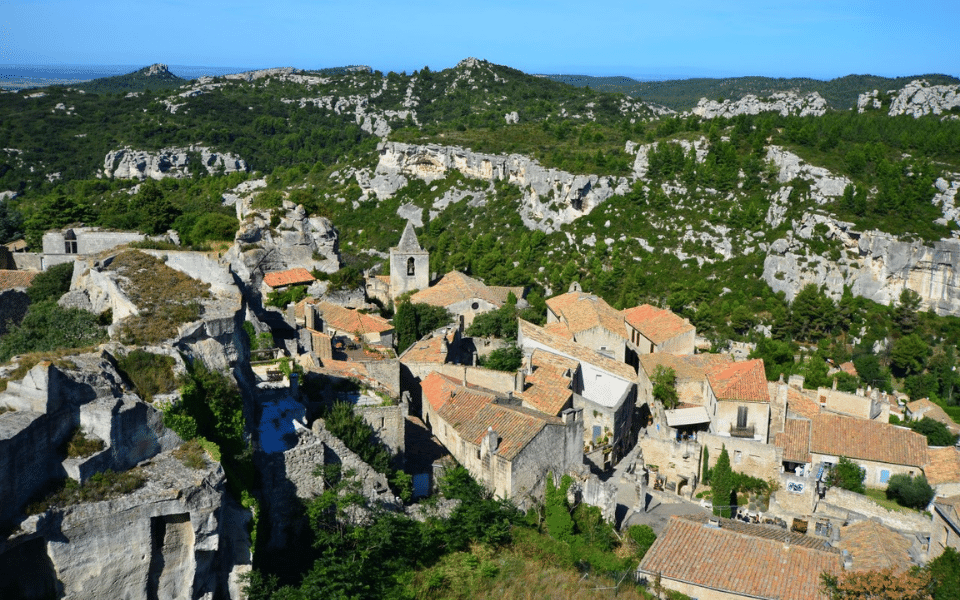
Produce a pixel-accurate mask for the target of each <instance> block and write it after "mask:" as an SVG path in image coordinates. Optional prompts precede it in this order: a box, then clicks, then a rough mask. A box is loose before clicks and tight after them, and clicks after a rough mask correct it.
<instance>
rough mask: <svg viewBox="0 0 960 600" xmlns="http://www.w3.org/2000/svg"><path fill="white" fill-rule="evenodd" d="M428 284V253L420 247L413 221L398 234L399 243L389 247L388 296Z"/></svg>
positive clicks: (424, 286)
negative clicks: (401, 233)
mask: <svg viewBox="0 0 960 600" xmlns="http://www.w3.org/2000/svg"><path fill="white" fill-rule="evenodd" d="M429 286H430V253H429V252H427V251H426V250H424V249H423V248H421V247H420V242H419V241H417V233H416V232H415V231H414V230H413V223H411V222H409V221H407V226H406V227H405V228H404V230H403V235H401V236H400V243H399V244H397V245H396V247H394V248H390V298H391V299H395V298H396V297H397V296H402V295H403V294H405V293H407V292H412V291H414V290H425V289H427V288H428V287H429Z"/></svg>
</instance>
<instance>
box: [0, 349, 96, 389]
mask: <svg viewBox="0 0 960 600" xmlns="http://www.w3.org/2000/svg"><path fill="white" fill-rule="evenodd" d="M94 350H96V348H94V347H87V348H60V349H59V350H54V351H52V352H30V353H29V354H21V355H20V361H19V362H18V363H17V368H16V369H14V370H13V371H11V372H10V375H9V376H8V377H6V378H0V392H2V391H5V390H6V389H7V382H9V381H18V380H20V379H23V378H24V377H26V375H27V373H28V372H30V369H32V368H34V367H35V366H37V365H38V364H40V363H41V362H42V361H45V360H49V361H50V362H51V363H53V366H55V367H58V368H60V369H75V368H76V367H77V365H76V364H74V362H73V361H71V360H67V359H66V358H64V357H66V356H75V355H77V354H84V353H87V352H93V351H94Z"/></svg>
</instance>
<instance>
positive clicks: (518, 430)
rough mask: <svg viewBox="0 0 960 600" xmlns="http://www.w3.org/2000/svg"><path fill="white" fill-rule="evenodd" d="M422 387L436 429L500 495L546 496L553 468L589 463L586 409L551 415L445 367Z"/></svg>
mask: <svg viewBox="0 0 960 600" xmlns="http://www.w3.org/2000/svg"><path fill="white" fill-rule="evenodd" d="M422 388H423V406H424V413H425V422H426V423H427V424H428V426H429V427H430V429H431V431H432V432H433V435H434V436H436V437H437V439H438V440H440V443H442V444H443V445H444V446H445V447H446V448H447V450H448V451H449V452H450V454H451V455H453V456H454V458H456V459H457V461H458V462H459V463H460V464H461V465H463V466H464V467H465V468H466V469H467V470H468V471H470V473H471V474H472V475H473V476H474V477H475V478H476V479H477V481H479V482H481V483H482V484H483V485H484V486H486V487H487V488H488V489H490V490H491V491H493V493H494V495H496V496H498V497H500V498H510V499H513V500H515V501H516V502H517V503H518V504H519V505H521V506H525V505H527V504H528V503H529V502H530V501H531V500H532V501H541V500H542V499H543V492H544V488H545V484H546V477H547V474H548V473H553V474H554V476H555V477H559V476H560V475H562V474H565V473H567V472H569V471H571V470H577V469H578V467H579V466H580V465H582V464H583V448H582V445H581V444H582V441H581V440H582V439H583V418H582V411H580V410H577V409H567V410H565V411H564V412H563V413H562V414H561V416H560V417H559V418H558V417H550V416H547V415H544V414H543V413H540V412H537V411H534V410H530V409H527V408H523V407H521V406H518V405H516V404H514V403H511V402H510V401H509V400H508V399H506V398H501V397H498V396H497V395H495V394H493V393H490V392H486V391H482V390H478V389H472V388H467V387H464V386H461V385H459V384H457V382H456V381H455V380H453V379H451V378H449V377H447V376H444V375H441V374H439V373H431V374H430V375H428V376H427V377H426V379H424V381H423V386H422Z"/></svg>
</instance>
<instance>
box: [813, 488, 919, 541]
mask: <svg viewBox="0 0 960 600" xmlns="http://www.w3.org/2000/svg"><path fill="white" fill-rule="evenodd" d="M851 513H853V514H852V515H851ZM815 514H817V515H818V516H825V517H834V518H839V519H844V520H847V521H857V520H861V519H857V518H855V517H856V515H860V516H861V517H862V518H864V519H873V518H877V519H880V521H881V522H882V523H883V524H884V525H886V526H887V527H891V528H893V529H899V530H900V531H911V532H918V533H929V532H930V530H931V527H932V523H933V522H932V520H931V519H930V518H929V517H926V516H924V515H922V514H921V513H917V512H913V511H910V510H907V509H904V510H903V511H895V510H887V509H886V508H884V507H882V506H880V505H879V504H877V503H876V502H874V501H873V500H871V499H870V498H868V497H866V496H864V495H862V494H856V493H854V492H850V491H847V490H844V489H841V488H837V487H832V488H830V489H829V490H827V493H826V494H825V495H824V497H823V498H822V499H821V500H820V502H819V503H818V504H817V509H816V512H815Z"/></svg>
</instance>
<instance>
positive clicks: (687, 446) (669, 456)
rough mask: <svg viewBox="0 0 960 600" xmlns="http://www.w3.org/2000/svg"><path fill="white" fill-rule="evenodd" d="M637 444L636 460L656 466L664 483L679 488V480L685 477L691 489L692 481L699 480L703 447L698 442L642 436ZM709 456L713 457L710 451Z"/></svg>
mask: <svg viewBox="0 0 960 600" xmlns="http://www.w3.org/2000/svg"><path fill="white" fill-rule="evenodd" d="M637 445H638V446H640V452H641V454H640V455H639V456H638V457H637V462H639V463H641V464H642V465H644V466H647V467H648V468H649V467H651V465H654V466H656V471H657V474H659V475H661V476H662V477H664V479H665V480H666V483H673V484H674V485H675V486H677V487H678V488H679V486H680V483H681V481H682V480H683V479H686V480H687V482H688V484H689V485H690V491H692V490H693V487H694V482H699V481H700V473H701V466H700V461H701V459H702V457H703V448H702V447H701V445H700V444H699V443H697V442H694V441H684V442H677V441H675V440H672V439H661V438H655V437H642V438H640V439H639V440H638V441H637ZM710 458H714V457H713V454H712V451H711V456H710ZM652 484H653V482H652V481H651V485H652Z"/></svg>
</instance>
